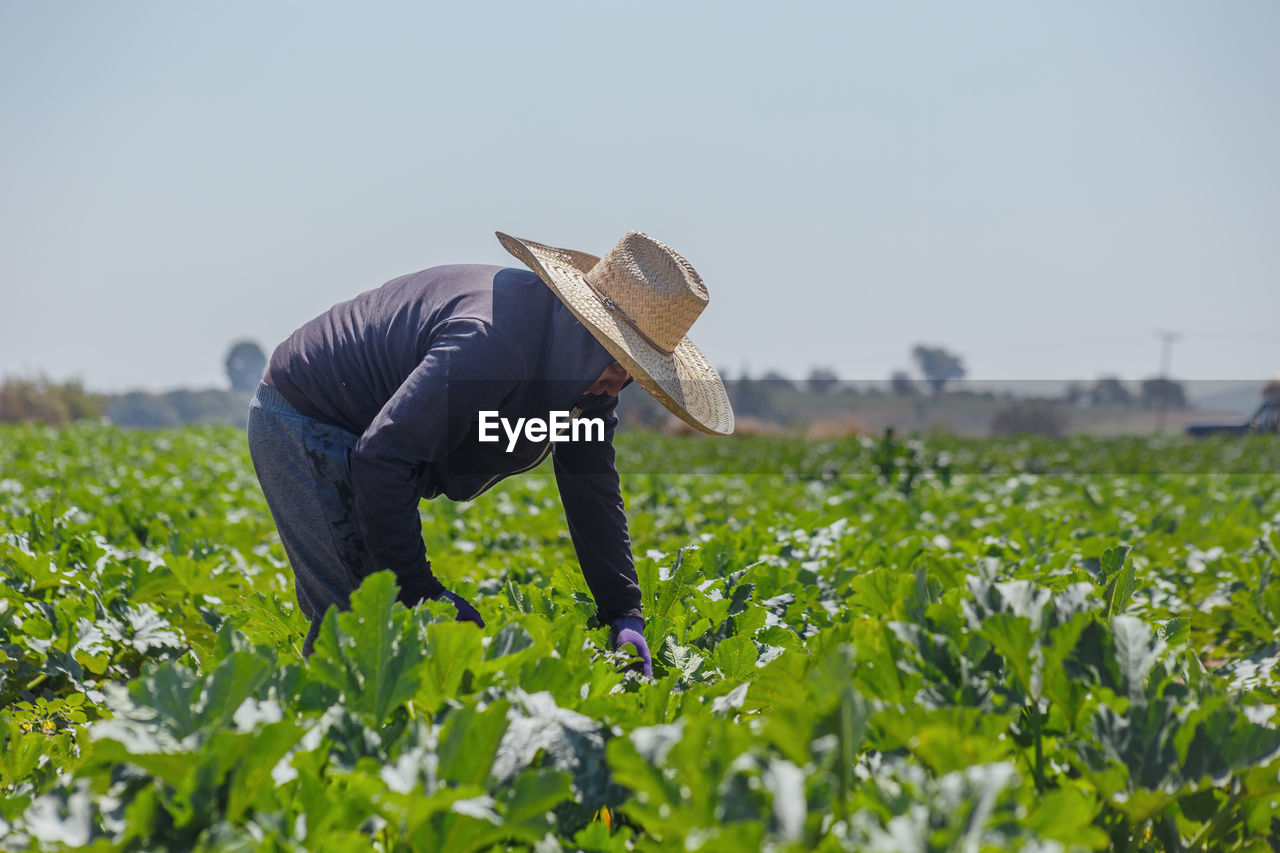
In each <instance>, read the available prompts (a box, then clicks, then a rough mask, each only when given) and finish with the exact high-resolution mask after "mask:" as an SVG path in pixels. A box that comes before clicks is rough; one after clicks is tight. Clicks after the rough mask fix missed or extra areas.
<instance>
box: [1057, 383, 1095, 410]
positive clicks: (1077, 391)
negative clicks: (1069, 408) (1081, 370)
mask: <svg viewBox="0 0 1280 853" xmlns="http://www.w3.org/2000/svg"><path fill="white" fill-rule="evenodd" d="M1088 396H1089V392H1088V391H1086V390H1085V387H1084V386H1083V385H1081V384H1080V383H1079V382H1072V383H1071V384H1070V385H1068V386H1067V389H1066V390H1065V391H1063V392H1062V399H1063V400H1064V401H1066V402H1068V403H1070V404H1071V405H1073V406H1078V405H1080V404H1081V403H1083V402H1084V401H1085V399H1086V398H1087V397H1088Z"/></svg>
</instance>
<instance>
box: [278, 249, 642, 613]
mask: <svg viewBox="0 0 1280 853" xmlns="http://www.w3.org/2000/svg"><path fill="white" fill-rule="evenodd" d="M613 361H614V358H613V356H612V355H610V354H609V352H608V351H607V350H606V349H605V348H604V347H603V346H601V345H600V343H599V342H598V341H597V340H596V339H595V338H594V337H593V336H592V334H591V333H590V332H589V331H588V330H587V329H586V328H585V327H584V326H583V325H582V324H581V323H580V322H579V321H578V320H577V318H575V317H574V316H573V314H572V313H571V312H570V311H569V309H568V308H566V307H565V306H564V304H563V303H562V302H561V301H560V300H559V299H558V298H557V297H556V296H555V294H554V293H552V292H551V290H550V288H548V287H547V286H546V285H545V284H543V282H542V281H541V280H540V279H539V278H538V277H537V275H535V274H534V273H533V272H530V271H528V270H522V269H509V268H503V267H494V266H475V265H456V266H443V267H434V268H432V269H428V270H423V271H422V272H418V273H414V274H412V275H407V276H403V277H401V278H397V279H394V280H392V281H390V282H388V283H386V284H385V285H383V286H382V287H380V288H376V289H374V290H370V291H367V292H365V293H362V294H360V295H359V296H356V297H355V298H354V299H351V300H349V301H347V302H343V303H340V304H338V305H335V306H333V308H331V309H329V310H328V311H326V312H325V313H323V314H321V315H320V316H318V317H316V318H315V319H313V320H311V321H310V322H308V323H306V324H305V325H303V326H302V327H301V328H299V329H298V330H297V331H295V332H294V333H293V334H292V335H291V336H290V337H289V338H288V339H287V340H285V341H284V342H283V343H281V344H280V346H278V347H277V348H276V350H275V352H274V353H273V354H272V356H271V361H270V364H269V367H268V374H269V376H270V379H271V382H272V383H273V384H274V385H275V386H276V388H277V389H278V390H279V391H280V393H281V394H283V395H284V397H285V399H287V400H288V401H289V402H290V403H291V404H292V405H293V406H294V407H295V408H297V409H298V410H299V411H300V412H302V413H303V414H305V415H307V416H309V417H312V418H315V419H316V420H319V421H322V422H324V423H328V424H332V425H334V426H337V427H341V428H342V429H345V430H347V431H349V432H351V433H354V434H355V435H358V436H360V439H359V441H358V442H357V443H356V446H355V449H354V451H353V452H352V454H351V481H352V486H353V489H354V492H355V504H356V514H357V517H358V519H359V522H360V528H361V531H362V534H363V536H364V540H365V543H366V547H367V548H368V550H369V552H370V554H371V555H372V557H373V560H374V564H375V565H376V566H377V567H378V568H386V569H390V570H391V571H393V572H394V573H395V574H396V577H397V579H398V581H399V583H400V586H401V590H402V595H403V596H404V597H407V598H410V599H416V598H418V597H426V596H435V595H438V594H439V592H440V591H441V590H442V589H443V587H442V586H441V585H440V583H439V581H437V580H436V578H435V577H434V576H433V575H432V574H431V571H430V567H429V564H428V562H427V557H426V548H425V546H424V544H423V541H422V531H421V525H420V523H419V520H418V500H419V498H433V497H436V496H438V495H441V494H443V495H445V496H446V497H449V498H450V499H453V500H468V499H471V498H474V497H476V496H478V495H479V494H481V493H482V492H484V491H485V490H487V489H488V488H489V487H491V486H492V485H493V484H494V483H496V482H497V481H498V480H501V479H503V478H504V477H507V476H510V475H511V474H513V473H518V472H520V471H523V470H526V469H528V468H531V467H533V466H535V465H536V464H537V463H538V462H540V461H541V460H542V459H543V458H545V456H546V454H547V453H548V452H553V454H554V464H555V473H556V482H557V485H558V486H559V490H560V496H561V501H562V503H563V504H564V511H565V518H566V521H567V522H568V527H569V533H570V536H571V538H572V540H573V545H574V549H575V551H576V552H577V556H578V561H579V564H580V565H581V567H582V572H583V576H584V577H585V578H586V581H587V585H588V587H589V588H590V589H591V593H592V595H593V596H594V597H595V600H596V606H597V608H598V610H599V615H600V618H601V620H602V621H605V622H612V621H614V620H616V619H618V618H621V617H623V616H640V615H641V613H640V587H639V584H638V583H637V581H636V572H635V566H634V564H633V562H632V557H631V545H630V540H629V537H628V533H627V519H626V512H625V509H624V506H623V501H622V494H621V489H620V486H619V482H618V472H617V468H616V467H615V465H614V455H613V433H614V429H615V427H616V425H617V414H616V407H617V402H618V401H617V398H616V397H610V396H607V395H586V394H585V392H586V389H587V388H588V387H589V386H590V385H591V384H592V383H593V382H594V381H595V380H596V379H597V378H598V377H599V376H600V374H601V373H602V372H603V371H604V370H605V368H607V367H608V366H609V365H610V364H612V363H613ZM574 409H577V410H579V412H580V414H581V416H582V417H592V418H594V417H598V418H601V419H602V420H604V422H605V436H604V440H603V441H598V440H597V441H576V442H556V443H554V444H553V443H550V442H534V441H528V440H526V439H524V438H523V437H522V438H521V439H520V440H519V441H518V443H517V444H516V446H515V447H514V448H513V449H512V450H511V451H510V452H508V449H507V448H508V441H507V436H506V434H505V433H503V432H502V430H500V429H499V430H498V433H499V435H500V437H501V440H500V441H498V442H494V443H486V442H481V441H479V413H480V412H481V411H482V410H487V411H495V412H497V413H498V416H499V417H503V418H507V419H508V420H509V421H511V422H512V423H514V422H515V420H516V419H517V418H521V417H523V418H530V417H538V418H542V419H547V418H548V416H549V415H550V413H551V412H553V411H571V410H574Z"/></svg>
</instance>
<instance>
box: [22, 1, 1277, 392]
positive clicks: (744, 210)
mask: <svg viewBox="0 0 1280 853" xmlns="http://www.w3.org/2000/svg"><path fill="white" fill-rule="evenodd" d="M1278 43H1280V4H1277V3H1275V2H1274V1H1273V0H1233V2H1230V3H1205V2H1167V0H1160V2H1134V3H1114V2H1072V3H1045V2H1027V3H1008V2H991V3H969V2H932V3H927V2H900V3H899V2H895V3H874V4H872V3H855V2H831V3H805V2H791V3H785V4H784V3H768V4H758V3H750V2H733V3H710V2H675V3H665V2H645V3H619V2H607V1H604V0H594V2H582V3H557V2H540V3H494V2H490V3H480V2H476V3H461V2H455V3H450V4H435V3H408V2H405V3H392V2H378V3H359V4H357V3H322V2H270V3H261V2H226V0H223V2H218V3H202V4H194V3H165V2H160V0H153V2H145V3H142V2H125V0H112V2H109V3H104V2H79V3H77V2H59V3H36V2H18V0H0V140H2V142H0V145H2V148H0V150H2V151H3V156H2V157H0V287H2V288H3V290H2V291H0V295H2V296H3V303H2V305H0V373H3V374H14V373H18V374H32V373H37V372H41V371H43V372H45V373H47V374H48V375H50V376H51V377H53V378H55V379H65V378H70V377H80V378H82V379H84V380H85V381H86V382H87V383H88V384H89V385H90V386H91V387H94V388H97V389H101V390H123V389H126V388H153V389H163V388H171V387H175V386H180V385H191V386H218V385H223V384H225V377H224V372H223V367H222V362H223V358H224V356H225V353H226V351H227V348H228V346H229V344H230V343H231V342H232V341H233V340H235V339H238V338H243V337H248V338H252V339H256V340H258V341H259V342H260V343H261V344H262V345H263V347H264V348H265V349H266V350H267V351H268V352H269V351H270V349H271V348H272V347H273V346H274V345H275V344H276V343H277V342H278V341H280V340H281V339H283V338H284V337H285V336H286V335H287V334H288V333H289V332H291V331H292V330H293V329H294V328H295V327H297V326H298V325H300V324H301V323H302V322H304V321H306V320H307V319H309V318H311V317H312V316H314V315H316V314H318V313H320V312H321V311H323V310H324V309H325V308H327V307H328V306H329V305H331V304H333V303H334V302H338V301H341V300H343V299H345V298H347V297H349V296H352V295H354V294H355V293H357V292H359V291H361V290H366V289H368V288H371V287H375V286H377V285H379V284H381V283H382V282H383V281H386V280H387V279H390V278H392V277H394V276H397V275H400V274H403V273H407V272H412V271H415V270H418V269H422V268H425V267H429V266H433V265H435V264H441V263H467V262H476V263H503V264H514V263H515V261H514V259H512V258H510V256H508V255H507V254H506V253H505V252H504V251H503V250H502V248H501V247H500V246H499V245H498V242H497V241H496V240H495V239H494V237H493V232H494V231H495V230H502V231H507V232H509V233H512V234H516V235H518V236H521V237H528V238H531V239H534V240H537V241H539V242H544V243H550V244H552V245H563V246H569V247H573V248H577V249H581V250H584V251H588V252H591V253H593V254H601V253H603V252H604V251H605V250H606V249H608V247H609V246H611V245H612V244H613V243H614V242H615V241H616V240H617V239H618V238H620V237H621V236H622V234H623V233H625V232H626V231H627V230H629V229H638V230H642V231H646V232H647V233H649V234H650V235H652V236H654V237H656V238H657V239H659V240H662V241H664V242H667V243H669V244H670V245H672V246H673V247H674V248H676V249H677V250H678V251H680V252H681V253H682V254H684V255H685V256H686V257H687V258H688V259H689V260H690V262H692V263H693V265H694V266H695V267H696V268H697V269H698V271H699V272H700V273H701V274H702V276H703V278H704V279H705V280H706V282H707V284H708V287H709V289H710V292H711V304H710V308H709V309H708V311H707V312H706V313H705V314H704V315H703V317H702V318H701V319H700V320H699V321H698V323H697V325H695V326H694V331H693V334H692V336H691V337H693V339H694V341H695V342H696V343H697V344H698V345H699V346H700V347H701V348H702V349H703V351H704V352H706V353H707V354H708V356H709V357H710V358H711V360H712V361H713V362H714V363H715V364H717V365H719V366H721V367H722V368H728V369H729V370H730V371H731V372H732V373H733V374H734V375H737V373H738V372H739V371H740V370H742V369H743V368H744V367H747V368H749V369H750V370H751V371H752V372H753V373H755V374H759V373H761V372H763V371H765V370H767V369H778V370H781V371H782V372H784V373H786V374H788V375H793V376H803V375H805V374H807V372H808V370H809V368H810V367H812V366H814V365H826V366H830V367H833V368H834V369H835V370H836V371H837V372H838V373H839V374H841V375H842V376H844V377H846V378H850V379H882V378H884V377H886V376H887V375H888V374H889V372H890V371H891V370H893V369H894V368H896V367H908V366H909V365H910V362H909V357H908V350H909V348H910V347H911V345H912V344H914V343H917V342H927V343H933V344H941V345H944V346H947V347H949V348H951V349H953V350H955V351H957V352H958V353H960V354H961V355H963V356H964V357H965V360H966V363H967V364H968V366H969V368H970V375H971V376H972V377H974V378H980V379H1036V378H1039V379H1061V378H1083V379H1092V378H1093V377H1096V376H1098V375H1099V374H1101V373H1118V374H1120V375H1121V376H1124V377H1126V378H1140V377H1143V376H1147V375H1150V374H1152V373H1154V372H1155V369H1156V367H1157V363H1158V356H1159V343H1158V341H1157V340H1156V338H1155V332H1156V330H1158V329H1171V330H1176V331H1180V332H1182V333H1183V334H1184V338H1183V339H1182V340H1181V341H1180V342H1179V343H1178V344H1177V346H1176V347H1175V349H1174V354H1173V372H1174V374H1175V375H1176V376H1179V377H1183V378H1196V379H1252V378H1259V377H1265V376H1268V375H1270V374H1273V373H1275V372H1277V371H1280V331H1278V329H1277V319H1278V318H1280V50H1277V49H1276V45H1277V44H1278Z"/></svg>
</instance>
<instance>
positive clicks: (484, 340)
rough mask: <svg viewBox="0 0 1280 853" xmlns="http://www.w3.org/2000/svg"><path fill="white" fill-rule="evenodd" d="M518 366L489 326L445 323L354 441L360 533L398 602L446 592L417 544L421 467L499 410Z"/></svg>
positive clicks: (519, 374)
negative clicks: (479, 416)
mask: <svg viewBox="0 0 1280 853" xmlns="http://www.w3.org/2000/svg"><path fill="white" fill-rule="evenodd" d="M524 371H525V365H524V362H523V361H522V360H521V359H520V357H519V355H518V354H517V353H516V352H515V350H514V349H512V347H511V346H510V344H508V343H507V342H506V341H505V340H504V339H503V338H502V337H501V336H499V335H498V334H496V333H495V332H494V331H493V329H492V328H491V327H490V326H489V325H488V324H486V323H484V322H482V321H480V320H472V319H457V320H450V321H448V322H447V323H446V324H444V327H443V328H442V329H441V330H440V331H439V333H438V334H437V335H436V337H435V339H434V341H433V342H432V345H431V348H430V349H429V350H428V352H427V355H426V357H425V358H423V360H422V362H421V363H420V364H419V365H418V366H417V368H415V369H414V371H413V372H412V373H411V374H409V376H408V378H406V379H405V381H404V382H403V383H402V384H401V386H400V388H399V389H398V390H397V391H396V393H395V394H394V395H392V397H391V399H390V400H388V401H387V403H386V405H384V406H383V407H382V410H381V411H380V412H379V413H378V416H377V417H376V418H374V420H373V422H372V423H371V424H370V425H369V428H368V429H366V430H365V432H364V435H362V436H361V437H360V441H359V442H357V443H356V446H355V449H354V450H353V451H352V453H351V482H352V484H353V487H354V490H355V504H356V517H357V520H358V521H359V524H360V531H361V534H362V535H363V537H364V541H365V547H366V548H367V549H368V551H369V553H370V555H371V556H372V557H373V563H374V567H375V569H390V570H391V571H393V572H394V573H395V575H396V580H397V581H398V582H399V584H400V600H401V601H403V602H404V603H406V604H408V605H411V606H412V605H413V604H417V603H418V602H419V601H421V600H422V599H424V598H435V597H436V596H438V595H440V594H441V593H443V592H444V587H443V586H442V585H441V584H440V582H439V581H438V580H436V578H435V575H433V574H432V573H431V567H430V564H429V563H428V562H427V558H426V546H425V545H424V544H423V542H422V522H421V521H420V520H419V518H418V499H419V483H418V478H419V475H420V473H421V471H422V468H423V467H424V466H425V465H426V464H428V463H431V462H436V461H439V460H441V459H444V458H445V457H446V456H448V455H449V453H450V452H451V451H452V450H453V449H454V448H456V447H457V446H458V445H459V444H460V443H461V442H462V440H463V439H464V438H465V437H466V435H467V433H468V431H469V430H470V429H471V427H472V425H473V424H474V422H475V418H476V413H477V412H478V411H479V410H481V409H497V408H498V407H499V404H500V403H501V401H502V399H503V398H504V397H506V396H507V394H508V393H509V392H510V390H511V388H512V387H514V386H515V384H516V383H517V382H519V381H520V380H521V378H522V377H523V374H524Z"/></svg>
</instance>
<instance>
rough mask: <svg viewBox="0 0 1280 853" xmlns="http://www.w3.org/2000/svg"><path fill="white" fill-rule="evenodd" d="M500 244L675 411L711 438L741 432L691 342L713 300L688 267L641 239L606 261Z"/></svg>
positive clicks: (509, 241)
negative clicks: (691, 334)
mask: <svg viewBox="0 0 1280 853" xmlns="http://www.w3.org/2000/svg"><path fill="white" fill-rule="evenodd" d="M498 240H499V241H500V242H501V243H502V245H503V247H504V248H506V250H507V251H508V252H510V253H511V254H513V255H515V256H516V257H517V258H519V259H520V261H521V262H522V263H524V264H525V265H526V266H527V267H529V268H530V269H531V270H533V271H534V272H535V273H537V274H538V277H539V278H541V279H542V280H543V281H544V282H545V283H546V284H547V286H548V287H550V288H551V289H552V291H554V292H555V294H556V295H557V296H559V297H560V300H561V301H562V302H564V304H565V305H566V306H568V308H569V310H570V311H572V312H573V314H574V316H576V317H577V318H578V319H579V320H580V321H582V324H583V325H584V326H586V327H587V328H588V329H589V330H590V331H591V333H592V334H593V335H595V336H596V339H597V340H599V341H600V343H601V344H603V345H604V347H605V349H607V350H608V351H609V352H610V353H612V354H613V357H614V358H616V359H617V360H618V362H619V363H620V364H621V365H622V366H623V367H624V368H625V369H626V371H627V372H628V373H630V374H631V375H632V376H633V377H635V380H636V382H638V383H639V384H640V386H641V387H643V388H644V389H645V390H646V391H648V392H649V393H650V394H652V395H653V396H654V397H655V398H656V399H657V400H658V401H659V402H660V403H662V405H664V406H666V407H667V409H668V410H669V411H671V412H672V413H673V414H675V415H676V416H677V417H679V418H680V419H681V420H683V421H685V422H686V423H688V424H689V425H690V426H692V427H695V428H697V429H699V430H702V431H703V432H708V433H711V434H713V435H729V434H730V433H732V432H733V407H732V406H731V405H730V404H729V395H728V393H727V392H726V391H725V387H724V382H723V381H721V379H720V375H719V374H718V373H717V372H716V370H715V368H713V367H712V366H711V364H710V362H708V361H707V359H706V357H705V356H704V355H703V354H702V353H701V351H699V350H698V348H697V347H695V346H694V345H693V344H692V343H690V341H689V339H688V338H687V337H686V334H687V333H688V331H689V327H690V326H692V325H693V321H694V320H696V319H697V318H698V315H699V314H701V313H702V310H703V308H705V307H706V305H707V300H708V296H707V288H706V285H704V284H703V282H702V279H701V278H700V277H699V276H698V274H697V273H696V272H695V271H694V269H693V267H692V266H690V264H689V262H688V261H686V260H685V259H684V258H683V257H681V256H680V255H679V254H677V253H676V252H675V251H673V250H672V249H671V248H669V247H668V246H665V245H663V244H662V243H659V242H658V241H656V240H653V239H652V238H650V237H648V236H646V235H644V234H642V233H640V232H638V231H632V232H630V233H628V234H627V235H626V236H625V237H623V238H622V239H621V240H619V241H618V243H617V244H616V245H615V246H614V247H613V248H612V249H610V250H609V251H608V252H606V253H605V255H604V257H603V258H597V257H595V256H594V255H588V254H586V253H585V252H576V251H573V250H572V249H557V248H554V247H551V246H544V245H543V244H541V243H535V242H533V241H532V240H521V239H519V238H516V237H511V236H508V235H506V234H503V233H501V232H498Z"/></svg>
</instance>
